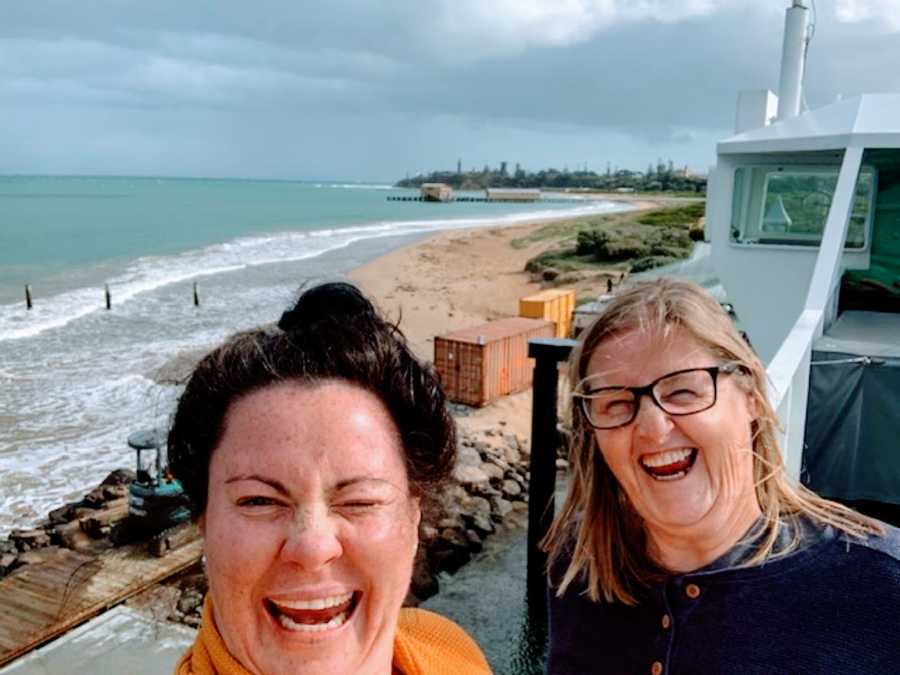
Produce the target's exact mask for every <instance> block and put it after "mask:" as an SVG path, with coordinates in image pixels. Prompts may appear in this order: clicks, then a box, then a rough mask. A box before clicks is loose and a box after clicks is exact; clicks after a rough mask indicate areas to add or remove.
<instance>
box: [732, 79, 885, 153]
mask: <svg viewBox="0 0 900 675" xmlns="http://www.w3.org/2000/svg"><path fill="white" fill-rule="evenodd" d="M850 146H856V147H863V148H900V94H863V95H861V96H854V97H852V98H847V99H843V100H841V101H837V102H835V103H832V104H830V105H826V106H824V107H822V108H817V109H815V110H809V111H807V112H805V113H803V114H801V115H797V116H796V117H789V118H788V119H785V120H780V121H777V122H773V123H772V124H769V125H767V126H764V127H759V128H757V129H751V130H750V131H745V132H744V133H741V134H737V135H735V136H731V137H730V138H726V139H725V140H723V141H720V142H719V144H718V146H717V151H718V153H719V154H720V155H730V154H739V153H766V152H807V151H816V150H840V149H843V148H847V147H850Z"/></svg>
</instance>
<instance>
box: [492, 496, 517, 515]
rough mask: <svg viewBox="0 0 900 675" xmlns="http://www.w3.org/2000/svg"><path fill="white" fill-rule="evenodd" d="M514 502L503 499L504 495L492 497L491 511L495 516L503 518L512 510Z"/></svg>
mask: <svg viewBox="0 0 900 675" xmlns="http://www.w3.org/2000/svg"><path fill="white" fill-rule="evenodd" d="M512 508H513V507H512V504H511V503H510V502H508V501H507V500H505V499H503V497H493V498H492V499H491V513H492V515H494V516H495V517H499V518H500V519H501V520H502V519H503V518H505V517H506V516H507V514H509V512H510V511H512Z"/></svg>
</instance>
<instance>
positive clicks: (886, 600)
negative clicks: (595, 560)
mask: <svg viewBox="0 0 900 675" xmlns="http://www.w3.org/2000/svg"><path fill="white" fill-rule="evenodd" d="M804 531H805V536H804V541H805V544H804V546H803V547H802V548H801V549H800V550H797V551H795V552H793V553H791V554H789V555H787V556H785V557H782V558H776V559H773V560H770V561H768V562H766V563H765V564H762V565H758V566H755V567H740V562H741V560H742V559H745V557H746V555H747V553H748V550H749V547H748V546H746V545H744V546H739V547H736V548H735V549H734V550H732V551H731V552H729V553H727V554H725V555H724V556H723V557H722V558H720V559H718V560H716V561H715V562H713V563H712V564H710V565H708V566H706V567H704V568H702V569H700V570H697V571H695V572H691V573H689V574H685V575H681V576H673V577H670V578H668V579H667V580H666V582H665V583H663V584H661V585H659V586H657V587H654V588H651V589H648V590H647V591H646V593H645V595H644V596H643V597H642V599H641V602H640V603H639V605H638V606H637V607H628V606H625V605H622V604H621V603H595V602H591V600H590V599H589V598H588V597H587V596H586V595H584V593H583V590H584V587H583V586H581V587H576V585H575V584H573V585H572V586H570V587H569V588H568V589H567V591H566V593H565V595H564V596H563V597H561V598H557V597H556V594H555V592H554V591H553V589H551V591H550V649H549V655H548V667H547V673H548V674H549V675H564V674H565V675H569V674H573V675H574V674H577V675H583V674H585V673H639V674H645V675H663V674H664V673H665V674H672V675H688V674H697V675H700V674H703V675H711V674H720V673H721V674H725V673H735V674H738V673H740V674H741V675H753V674H757V673H758V674H759V675H777V674H781V673H783V674H785V675H788V674H790V675H813V674H815V675H819V674H822V675H824V674H826V673H827V674H828V675H854V674H857V673H858V674H859V675H878V674H880V673H885V674H887V673H895V674H896V673H900V530H897V529H895V528H888V533H887V536H885V537H870V538H869V539H868V540H866V541H859V540H855V539H850V538H847V537H846V536H844V535H843V534H839V533H836V532H835V530H833V529H832V528H830V527H828V528H819V527H815V526H811V525H809V524H807V525H806V526H805V527H804ZM565 564H567V561H563V567H562V568H561V569H565V566H564V565H565ZM557 569H560V568H559V567H558V568H557Z"/></svg>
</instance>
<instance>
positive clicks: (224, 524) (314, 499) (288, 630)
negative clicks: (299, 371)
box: [201, 380, 420, 675]
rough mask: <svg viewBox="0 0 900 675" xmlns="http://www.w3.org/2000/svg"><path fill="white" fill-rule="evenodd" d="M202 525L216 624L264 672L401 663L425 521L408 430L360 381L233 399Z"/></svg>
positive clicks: (281, 387) (234, 650) (366, 668)
mask: <svg viewBox="0 0 900 675" xmlns="http://www.w3.org/2000/svg"><path fill="white" fill-rule="evenodd" d="M209 469H210V470H209V487H208V503H207V508H206V512H205V514H204V516H203V519H202V521H201V525H202V529H203V534H204V546H205V552H206V556H207V572H208V576H209V584H210V594H211V597H212V600H213V606H214V610H215V620H216V625H217V627H218V629H219V632H220V633H221V635H222V638H223V639H224V641H225V644H226V646H227V647H228V650H229V651H230V652H231V654H232V656H234V657H235V658H236V659H237V660H238V661H240V662H241V664H242V665H244V667H246V668H248V669H249V670H251V671H253V672H255V673H264V674H265V675H275V674H280V673H301V674H302V673H331V674H335V675H339V674H343V673H347V674H351V673H372V672H385V673H387V672H390V662H391V656H392V651H393V639H394V632H395V627H396V623H397V617H398V615H399V611H400V606H401V604H402V602H403V598H404V597H405V595H406V592H407V589H408V586H409V580H410V577H411V574H412V563H413V558H414V555H415V549H416V545H417V538H418V534H417V532H418V523H419V518H420V512H419V505H418V501H417V499H415V498H414V497H412V496H411V495H410V493H409V487H408V482H407V475H406V468H405V464H404V455H403V450H402V446H401V443H400V438H399V435H398V432H397V429H396V427H395V425H394V423H393V421H392V420H391V418H390V416H389V414H388V412H387V410H386V409H385V408H384V405H383V404H382V403H381V401H380V400H379V399H378V398H377V397H376V396H374V395H373V394H371V393H370V392H368V391H366V390H364V389H362V388H360V387H357V386H355V385H352V384H348V383H345V382H341V381H337V380H333V381H327V382H325V383H322V384H318V385H315V386H307V385H299V384H278V385H274V386H270V387H267V388H265V389H262V390H260V391H257V392H254V393H252V394H249V395H247V396H245V397H243V398H241V399H239V400H238V401H236V402H235V403H233V404H232V406H231V407H230V408H229V410H228V413H227V415H226V419H225V433H224V435H223V437H222V440H221V442H220V443H219V445H218V446H217V447H216V449H215V450H214V452H213V455H212V458H211V460H210V467H209Z"/></svg>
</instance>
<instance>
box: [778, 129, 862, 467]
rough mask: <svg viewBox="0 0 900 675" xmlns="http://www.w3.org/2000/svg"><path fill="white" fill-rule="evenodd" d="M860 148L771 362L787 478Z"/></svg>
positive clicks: (796, 459)
mask: <svg viewBox="0 0 900 675" xmlns="http://www.w3.org/2000/svg"><path fill="white" fill-rule="evenodd" d="M862 153H863V149H862V148H859V147H850V148H847V149H846V151H845V152H844V161H843V163H842V164H841V172H840V174H839V175H838V182H837V186H836V187H835V190H834V198H833V199H832V201H831V208H830V209H829V211H828V219H827V220H826V221H825V231H824V232H823V233H822V245H821V247H820V248H819V255H818V257H817V258H816V266H815V268H814V270H813V275H812V279H811V280H810V283H809V291H808V293H807V295H806V303H805V305H804V308H803V311H802V312H801V313H800V316H799V317H798V318H797V321H796V323H794V327H793V328H792V329H791V332H790V333H789V334H788V336H787V338H785V340H784V342H782V343H781V347H779V348H778V352H777V353H776V354H775V357H774V358H773V359H772V361H771V363H769V367H768V368H767V373H768V376H769V382H770V383H771V387H772V389H771V391H770V397H771V401H772V405H773V406H774V407H775V410H776V412H777V413H778V418H779V419H780V420H781V424H782V427H783V428H784V434H783V436H782V439H781V440H782V446H781V447H782V449H783V451H784V462H785V467H786V468H787V471H788V474H789V475H791V476H793V477H794V478H798V479H799V477H800V469H801V460H802V457H803V434H804V431H805V427H806V401H807V393H808V391H809V362H810V357H811V355H812V345H813V342H814V341H815V340H816V339H817V338H819V337H821V335H822V331H823V330H824V327H825V309H826V307H827V306H828V303H829V301H830V300H831V297H832V295H833V294H834V293H836V292H837V287H838V282H839V280H840V272H841V254H842V252H843V250H844V242H845V241H846V239H847V227H848V225H849V223H850V214H851V211H852V209H853V199H854V195H855V190H856V180H857V177H858V176H859V168H860V165H861V164H862Z"/></svg>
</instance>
